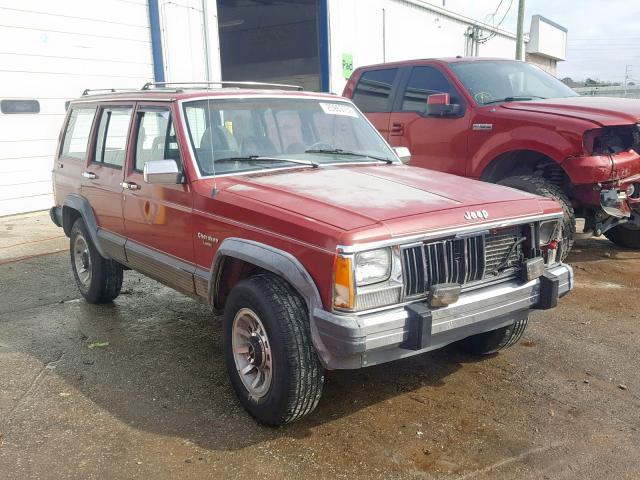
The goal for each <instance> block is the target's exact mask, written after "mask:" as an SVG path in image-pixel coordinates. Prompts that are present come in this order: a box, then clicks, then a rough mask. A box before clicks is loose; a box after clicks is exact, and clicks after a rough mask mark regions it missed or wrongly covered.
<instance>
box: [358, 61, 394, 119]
mask: <svg viewBox="0 0 640 480" xmlns="http://www.w3.org/2000/svg"><path fill="white" fill-rule="evenodd" d="M397 76H398V69H397V68H387V69H384V70H371V71H368V72H365V73H363V74H362V76H361V77H360V81H359V82H358V86H357V87H356V90H355V92H354V93H353V102H354V103H355V104H356V105H357V106H358V108H359V109H360V110H362V111H363V112H365V113H367V112H390V111H391V105H390V96H391V88H392V87H393V82H394V81H395V80H396V77H397Z"/></svg>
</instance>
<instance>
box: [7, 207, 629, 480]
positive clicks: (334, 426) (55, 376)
mask: <svg viewBox="0 0 640 480" xmlns="http://www.w3.org/2000/svg"><path fill="white" fill-rule="evenodd" d="M42 218H46V217H43V216H42V215H40V216H31V217H25V218H22V219H20V220H19V221H17V222H16V220H15V219H0V478H2V479H5V478H6V479H14V478H15V479H24V478H55V479H65V478H79V479H80V478H81V479H88V478H174V477H177V476H180V477H183V478H236V477H242V478H278V479H288V478H292V479H296V480H298V479H300V478H349V479H353V478H367V479H370V478H411V479H413V478H416V479H431V478H438V479H484V478H500V479H528V478H535V479H540V478H549V479H562V478H570V479H573V478H579V479H604V478H607V479H608V478H611V479H621V478H630V479H632V478H633V479H635V478H640V432H639V431H638V429H639V428H640V415H639V413H640V408H639V407H640V371H639V369H638V358H640V347H639V339H640V327H639V325H638V323H639V321H640V309H639V308H638V307H639V306H640V299H639V296H638V293H639V292H638V289H639V283H638V281H637V279H638V278H640V262H639V261H638V259H640V252H632V251H626V250H621V249H619V248H617V247H615V246H613V245H612V244H611V243H609V242H607V241H605V240H598V239H590V240H587V241H581V242H579V243H578V245H577V247H576V250H575V251H574V252H573V253H572V255H571V257H570V259H569V260H570V263H572V264H573V266H574V268H575V270H576V275H577V290H576V291H574V292H573V293H572V294H571V295H569V296H567V297H565V298H564V299H562V300H561V302H560V306H559V308H557V309H555V310H553V311H551V312H541V313H538V314H536V315H535V316H534V317H533V318H532V322H531V324H530V327H529V329H528V330H527V332H526V333H525V336H524V339H523V340H522V341H521V342H520V344H518V345H516V346H514V347H512V348H511V349H509V350H507V351H505V352H503V353H501V354H499V355H496V356H492V357H489V358H484V359H481V360H478V359H477V358H473V357H468V356H463V355H461V354H459V353H456V351H455V350H453V349H445V350H441V351H438V352H435V353H432V354H427V355H423V356H420V357H417V358H416V357H414V358H411V359H407V360H403V361H400V362H395V363H391V364H386V365H380V366H376V367H370V368H367V369H364V370H359V371H337V372H328V374H327V381H326V385H325V390H324V396H323V399H322V401H321V403H320V406H319V407H318V409H317V410H316V412H315V413H314V414H312V415H311V416H310V417H309V418H307V419H305V420H303V421H301V422H299V423H297V424H294V425H291V426H287V427H284V428H280V429H275V430H274V429H269V428H264V427H261V426H258V425H256V424H255V423H254V422H253V421H252V420H251V419H250V418H249V417H248V416H247V415H246V414H245V413H244V411H243V410H242V408H241V407H240V406H239V404H238V403H237V401H236V400H235V397H234V395H233V393H232V391H231V387H230V385H229V383H228V381H227V378H226V376H225V373H224V368H223V360H222V354H221V340H220V336H221V328H220V325H219V323H218V321H217V320H216V319H215V318H214V317H213V316H212V315H211V313H210V311H209V310H208V309H207V308H206V307H205V306H203V305H200V304H198V303H196V302H195V301H193V300H191V299H189V298H187V297H184V296H182V295H180V294H178V293H175V292H174V291H172V290H170V289H168V288H166V287H163V286H162V285H160V284H158V283H156V282H153V281H151V280H148V279H146V278H145V277H143V276H141V275H138V274H136V273H133V272H126V275H125V284H124V288H123V294H122V295H121V296H120V297H119V298H118V299H116V301H115V302H114V303H113V304H111V305H104V306H93V305H89V304H87V303H85V302H84V301H83V300H81V299H80V295H79V293H78V292H77V290H76V288H75V285H74V283H73V278H72V275H71V271H70V266H69V258H68V254H67V253H66V252H58V253H55V251H56V249H59V248H61V245H62V248H64V245H65V244H66V239H64V238H63V239H60V238H56V237H57V236H59V234H60V231H59V230H56V229H51V228H50V227H48V226H47V225H46V222H40V220H42ZM36 219H40V220H38V222H40V223H41V226H40V227H38V228H35V227H33V230H32V231H31V230H30V234H29V238H22V237H20V236H17V237H16V236H15V230H16V224H18V225H20V224H21V222H22V224H24V225H27V224H28V225H31V226H33V224H34V223H35V222H36ZM9 226H11V229H9V228H8V227H9ZM25 228H26V227H25ZM21 231H22V230H21ZM25 231H27V230H25ZM39 238H42V239H45V240H43V241H42V242H40V241H39V240H38V239H39ZM33 240H35V241H34V242H33V243H29V244H23V243H24V241H33ZM96 344H98V345H102V346H96Z"/></svg>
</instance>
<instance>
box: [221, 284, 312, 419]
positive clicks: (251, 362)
mask: <svg viewBox="0 0 640 480" xmlns="http://www.w3.org/2000/svg"><path fill="white" fill-rule="evenodd" d="M223 335H224V357H225V362H226V366H227V372H228V374H229V379H230V380H231V385H232V386H233V389H234V390H235V392H236V395H237V396H238V399H239V400H240V403H241V404H242V406H243V407H244V408H245V409H246V410H247V411H248V412H249V414H251V416H252V417H254V418H255V419H256V420H257V421H259V422H261V423H264V424H266V425H270V426H273V427H275V426H279V425H284V424H286V423H290V422H293V421H295V420H298V419H300V418H302V417H304V416H305V415H308V414H309V413H311V412H312V411H313V410H314V409H315V408H316V406H317V405H318V401H319V400H320V396H321V395H322V385H323V383H324V369H323V367H322V364H321V363H320V360H319V359H318V356H317V355H316V351H315V349H314V347H313V345H312V343H311V332H310V329H309V315H308V313H307V308H306V304H305V302H304V301H303V300H302V298H300V296H299V295H298V293H297V292H296V291H295V290H294V289H293V288H292V287H291V286H290V285H289V284H288V283H286V282H285V281H284V280H282V279H281V278H280V277H278V276H276V275H272V274H264V275H257V276H254V277H250V278H247V279H245V280H242V281H241V282H239V283H238V284H237V285H236V286H235V287H234V288H233V290H232V291H231V293H230V294H229V298H228V299H227V302H226V305H225V309H224V320H223Z"/></svg>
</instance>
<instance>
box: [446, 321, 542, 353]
mask: <svg viewBox="0 0 640 480" xmlns="http://www.w3.org/2000/svg"><path fill="white" fill-rule="evenodd" d="M528 323H529V317H528V316H527V317H525V318H524V319H523V320H517V321H516V322H515V323H513V324H511V325H508V326H506V327H502V328H498V329H497V330H492V331H490V332H485V333H479V334H477V335H473V336H471V337H467V338H465V339H464V340H460V341H459V342H458V343H457V344H456V346H457V347H458V348H459V349H460V350H462V351H464V352H466V353H471V354H472V355H491V354H493V353H496V352H498V351H500V350H502V349H503V348H507V347H510V346H512V345H514V344H515V343H517V342H518V340H520V339H521V338H522V334H523V333H524V331H525V329H526V328H527V324H528Z"/></svg>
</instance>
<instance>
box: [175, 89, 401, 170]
mask: <svg viewBox="0 0 640 480" xmlns="http://www.w3.org/2000/svg"><path fill="white" fill-rule="evenodd" d="M184 114H185V118H186V121H187V127H188V132H189V136H190V140H191V145H192V147H193V151H194V153H195V157H196V161H197V163H198V167H199V169H200V173H201V174H202V175H203V176H210V175H220V174H228V173H237V172H246V171H254V170H261V169H272V168H281V167H295V166H298V167H299V166H300V165H307V166H318V165H322V164H326V163H341V162H377V161H378V162H379V161H381V160H389V159H391V160H394V161H395V160H396V157H395V155H394V153H393V152H392V151H391V150H390V148H389V147H388V146H387V145H386V143H385V142H384V140H383V139H382V137H381V136H380V135H379V134H378V132H377V131H376V130H375V129H374V128H373V127H371V125H370V124H369V123H368V122H367V121H366V120H365V119H364V118H363V116H362V114H360V112H358V110H357V109H355V108H354V107H353V106H352V105H351V104H349V103H345V102H336V101H331V100H328V101H327V100H311V99H302V98H290V99H280V98H257V99H256V98H239V99H215V98H212V99H207V100H197V101H193V102H186V103H185V104H184Z"/></svg>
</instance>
